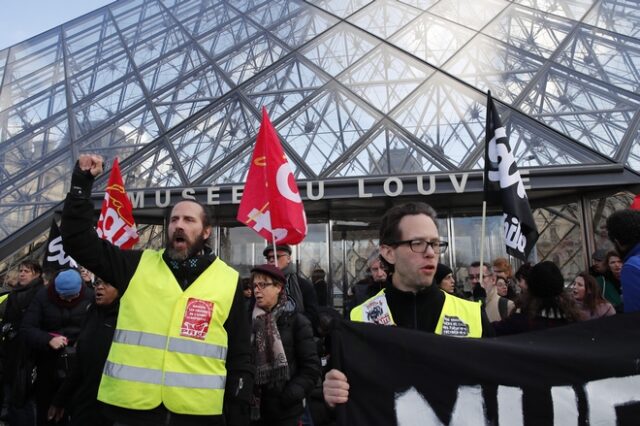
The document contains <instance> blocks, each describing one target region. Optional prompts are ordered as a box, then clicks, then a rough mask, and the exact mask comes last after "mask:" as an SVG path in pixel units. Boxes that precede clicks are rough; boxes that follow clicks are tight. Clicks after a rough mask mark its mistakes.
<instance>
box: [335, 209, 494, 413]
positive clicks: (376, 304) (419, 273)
mask: <svg viewBox="0 0 640 426" xmlns="http://www.w3.org/2000/svg"><path fill="white" fill-rule="evenodd" d="M447 246H448V244H447V242H446V241H442V240H441V239H440V235H439V233H438V227H437V222H436V212H435V211H434V210H433V208H431V206H429V205H427V204H425V203H407V204H403V205H399V206H395V207H393V208H391V209H390V210H389V211H387V213H386V214H385V215H384V216H383V217H382V223H381V225H380V256H381V260H382V261H383V262H384V264H385V266H386V270H387V271H388V272H389V276H388V277H387V283H386V286H385V288H384V289H383V290H381V291H380V292H379V293H378V294H377V295H375V296H374V297H372V298H370V299H368V300H366V301H365V302H364V303H362V304H361V305H359V306H356V307H355V308H354V309H353V310H352V311H351V315H350V316H351V320H352V321H362V322H371V323H376V324H381V325H388V326H398V327H405V328H413V329H417V330H422V331H426V332H428V333H436V334H442V335H448V336H455V337H481V336H487V335H493V330H492V328H491V325H490V324H489V322H488V320H487V318H486V315H485V314H484V311H483V310H482V308H481V305H480V303H476V302H469V301H467V300H463V299H460V298H458V297H456V296H453V295H450V294H448V293H445V292H444V291H442V290H440V289H439V287H438V286H437V285H432V283H433V277H434V275H435V272H436V268H437V265H438V259H439V257H440V255H441V254H443V253H444V252H445V251H446V248H447ZM323 393H324V398H325V401H326V402H327V403H328V404H329V405H330V406H335V405H336V404H342V403H345V402H347V400H348V398H349V382H348V380H347V377H346V376H345V374H344V373H342V372H341V371H339V370H336V369H332V370H330V371H329V372H328V373H327V374H326V377H325V381H324V383H323Z"/></svg>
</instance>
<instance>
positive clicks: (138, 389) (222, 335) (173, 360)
mask: <svg viewBox="0 0 640 426" xmlns="http://www.w3.org/2000/svg"><path fill="white" fill-rule="evenodd" d="M237 282H238V272H237V271H235V270H234V269H232V268H231V267H229V266H227V265H226V264H225V263H224V262H223V261H222V260H220V259H219V258H217V259H216V260H215V261H214V262H213V263H212V264H211V265H210V266H209V267H208V268H207V269H206V270H205V271H204V272H203V273H202V274H201V275H200V276H199V277H198V278H197V279H196V280H195V281H194V282H193V283H192V284H191V285H190V286H189V287H188V288H187V289H186V290H185V291H183V290H182V288H181V287H180V285H179V284H178V282H177V281H176V279H175V277H174V275H173V273H172V272H171V270H170V269H169V267H168V266H167V265H166V263H165V262H164V260H163V259H162V251H155V250H145V251H144V252H143V254H142V258H141V260H140V264H139V265H138V268H137V269H136V272H135V273H134V275H133V278H132V279H131V282H130V283H129V287H128V288H127V290H126V292H125V293H124V295H123V296H122V298H121V299H120V311H119V313H118V323H117V326H116V330H115V333H114V336H113V343H112V344H111V349H110V351H109V356H108V357H107V362H106V363H105V366H104V370H103V373H102V380H101V381H100V389H99V391H98V400H100V401H102V402H104V403H107V404H111V405H115V406H118V407H123V408H129V409H134V410H150V409H153V408H155V407H157V406H159V405H160V404H161V403H162V404H164V405H165V407H167V409H168V410H169V411H171V412H174V413H178V414H192V415H217V414H222V402H223V400H224V389H225V382H226V378H227V370H226V367H225V363H226V358H227V346H228V345H227V333H226V331H225V329H224V327H223V324H224V322H225V321H226V319H227V317H228V316H229V311H230V310H231V305H232V303H233V298H234V295H235V292H236V288H237Z"/></svg>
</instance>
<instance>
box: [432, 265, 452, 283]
mask: <svg viewBox="0 0 640 426" xmlns="http://www.w3.org/2000/svg"><path fill="white" fill-rule="evenodd" d="M449 274H453V271H452V270H451V268H449V267H448V266H447V265H445V264H444V263H438V267H437V268H436V274H435V275H434V277H433V282H434V283H436V284H437V285H440V283H441V282H442V280H443V279H444V277H446V276H447V275H449Z"/></svg>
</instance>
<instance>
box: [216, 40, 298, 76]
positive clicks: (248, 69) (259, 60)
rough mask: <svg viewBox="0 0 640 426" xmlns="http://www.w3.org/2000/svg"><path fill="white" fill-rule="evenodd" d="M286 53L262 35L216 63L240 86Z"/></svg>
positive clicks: (282, 48) (278, 45)
mask: <svg viewBox="0 0 640 426" xmlns="http://www.w3.org/2000/svg"><path fill="white" fill-rule="evenodd" d="M287 53H288V49H286V48H285V47H284V46H282V45H280V44H279V43H278V42H276V41H275V40H273V39H272V38H270V37H268V36H267V35H266V34H263V35H260V36H258V37H256V38H254V39H252V40H250V41H249V42H248V43H245V44H244V45H242V46H238V47H236V48H234V50H233V51H232V52H231V53H229V54H227V55H225V56H223V57H222V58H220V59H219V60H218V61H217V62H218V65H220V67H221V68H222V69H223V70H224V71H225V73H226V74H227V76H228V77H229V78H230V79H231V80H233V81H234V82H235V83H236V84H240V83H242V82H244V81H246V80H247V79H249V78H251V77H253V76H254V75H255V74H257V73H258V72H260V71H262V70H263V69H265V68H266V67H268V66H269V65H271V64H273V63H274V62H275V61H277V60H278V59H280V58H282V57H283V56H284V55H286V54H287Z"/></svg>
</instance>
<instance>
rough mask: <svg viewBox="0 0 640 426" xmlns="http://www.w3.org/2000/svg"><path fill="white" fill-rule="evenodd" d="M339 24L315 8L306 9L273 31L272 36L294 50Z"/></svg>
mask: <svg viewBox="0 0 640 426" xmlns="http://www.w3.org/2000/svg"><path fill="white" fill-rule="evenodd" d="M337 22H338V20H337V19H336V18H334V17H333V16H331V15H329V14H327V13H324V12H321V11H320V10H317V9H315V8H305V9H304V10H302V12H301V13H299V14H297V15H295V16H293V17H290V18H287V19H286V20H285V21H283V22H282V23H281V24H280V25H278V26H276V27H274V28H272V29H271V34H273V35H274V36H276V37H278V39H279V40H280V41H281V42H283V43H284V44H286V45H287V46H289V47H290V48H292V49H294V48H296V47H299V46H300V45H302V44H304V43H306V42H307V41H309V40H311V39H312V38H314V37H316V36H317V35H318V34H321V33H322V32H324V31H325V30H327V29H328V28H329V27H331V26H333V25H335V24H336V23H337Z"/></svg>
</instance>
